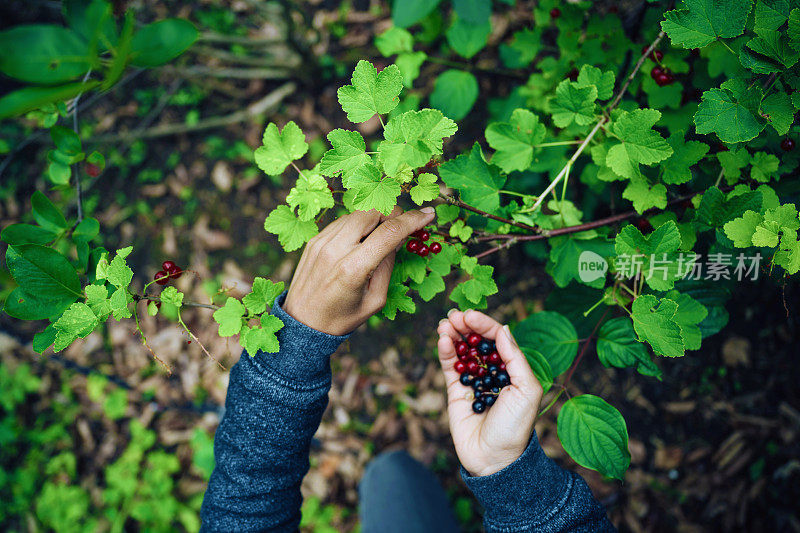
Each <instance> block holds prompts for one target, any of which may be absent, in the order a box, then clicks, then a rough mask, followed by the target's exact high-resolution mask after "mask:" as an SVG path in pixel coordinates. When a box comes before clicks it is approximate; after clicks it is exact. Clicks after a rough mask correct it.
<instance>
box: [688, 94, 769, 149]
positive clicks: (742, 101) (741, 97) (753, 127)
mask: <svg viewBox="0 0 800 533" xmlns="http://www.w3.org/2000/svg"><path fill="white" fill-rule="evenodd" d="M760 101H761V90H760V89H759V88H758V87H757V86H754V87H750V88H747V87H746V86H745V85H744V82H742V81H741V80H738V79H734V80H728V81H726V82H725V83H723V84H722V86H720V88H719V89H709V90H707V91H705V92H704V93H703V96H702V97H701V100H700V106H699V107H698V108H697V113H695V115H694V123H695V126H696V130H697V133H700V134H705V133H716V134H717V136H718V137H719V138H720V140H721V141H722V142H725V143H736V142H745V141H749V140H750V139H753V138H755V137H756V136H757V135H758V134H759V133H761V130H763V129H764V126H765V124H766V121H765V120H764V119H763V118H762V117H761V116H760V115H759V114H758V102H760Z"/></svg>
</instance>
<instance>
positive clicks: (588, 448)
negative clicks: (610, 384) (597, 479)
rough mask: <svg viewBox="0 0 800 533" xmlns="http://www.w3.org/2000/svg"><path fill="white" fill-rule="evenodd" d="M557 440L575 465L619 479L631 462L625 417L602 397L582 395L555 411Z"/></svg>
mask: <svg viewBox="0 0 800 533" xmlns="http://www.w3.org/2000/svg"><path fill="white" fill-rule="evenodd" d="M556 425H557V428H556V429H557V431H558V439H559V440H560V441H561V444H562V445H563V446H564V450H565V451H566V452H567V453H568V454H569V455H570V457H572V458H573V459H574V460H575V462H576V463H578V464H579V465H581V466H583V467H586V468H591V469H592V470H597V471H598V472H600V473H601V474H603V475H604V476H608V477H612V478H615V479H619V480H622V479H623V477H624V476H625V471H626V470H628V466H629V465H630V463H631V454H630V452H628V428H627V427H626V426H625V419H624V418H622V415H621V414H620V412H619V411H617V410H616V409H615V408H614V407H612V406H611V405H609V404H608V402H606V401H605V400H603V399H602V398H599V397H597V396H594V395H592V394H582V395H580V396H575V397H574V398H571V399H570V400H568V401H567V402H566V403H565V404H564V405H563V406H562V407H561V411H559V413H558V422H557V424H556Z"/></svg>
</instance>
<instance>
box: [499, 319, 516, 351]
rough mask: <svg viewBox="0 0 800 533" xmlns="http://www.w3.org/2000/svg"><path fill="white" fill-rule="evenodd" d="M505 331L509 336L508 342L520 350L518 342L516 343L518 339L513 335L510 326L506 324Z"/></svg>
mask: <svg viewBox="0 0 800 533" xmlns="http://www.w3.org/2000/svg"><path fill="white" fill-rule="evenodd" d="M503 331H505V332H506V335H507V336H508V340H510V341H511V344H513V345H514V346H516V347H517V348H519V344H517V341H516V339H514V336H513V335H512V334H511V328H509V327H508V324H506V325H505V326H503Z"/></svg>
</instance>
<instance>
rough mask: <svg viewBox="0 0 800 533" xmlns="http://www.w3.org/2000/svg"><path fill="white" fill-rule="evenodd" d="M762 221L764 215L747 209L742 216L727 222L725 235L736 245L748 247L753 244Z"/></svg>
mask: <svg viewBox="0 0 800 533" xmlns="http://www.w3.org/2000/svg"><path fill="white" fill-rule="evenodd" d="M762 221H763V217H762V216H761V215H760V214H758V213H756V212H755V211H745V212H744V214H742V216H740V217H737V218H735V219H733V220H731V221H729V222H726V223H725V226H724V230H725V235H726V236H727V237H728V238H729V239H730V240H732V241H733V245H734V246H735V247H737V248H748V247H750V246H752V245H753V234H754V233H755V231H756V228H757V227H758V225H759V224H761V222H762Z"/></svg>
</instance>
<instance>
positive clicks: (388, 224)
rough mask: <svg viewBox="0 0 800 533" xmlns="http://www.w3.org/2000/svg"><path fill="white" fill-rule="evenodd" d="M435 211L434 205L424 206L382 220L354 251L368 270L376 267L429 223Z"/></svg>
mask: <svg viewBox="0 0 800 533" xmlns="http://www.w3.org/2000/svg"><path fill="white" fill-rule="evenodd" d="M433 213H434V211H433V208H432V207H424V208H422V209H419V210H417V209H414V210H412V211H406V212H405V213H403V214H402V215H400V216H397V217H394V218H390V219H388V220H385V221H383V222H381V223H380V224H379V225H378V227H377V228H375V230H374V231H373V232H372V233H370V235H369V236H368V237H367V238H366V239H364V242H363V243H362V244H361V246H359V247H358V248H357V249H356V250H355V251H354V253H356V254H358V255H359V256H360V260H361V261H363V266H364V267H365V269H366V271H367V272H370V271H372V270H374V269H376V268H377V267H378V265H379V264H380V263H381V261H383V259H384V258H385V257H386V256H387V255H389V254H390V253H391V252H393V251H394V250H395V249H396V248H397V247H398V246H400V245H401V244H402V243H403V241H404V240H406V239H407V238H408V236H409V235H411V234H412V233H414V232H415V231H417V230H418V229H421V228H423V227H425V225H426V224H429V223H430V222H431V221H432V220H433V217H434V214H433Z"/></svg>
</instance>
